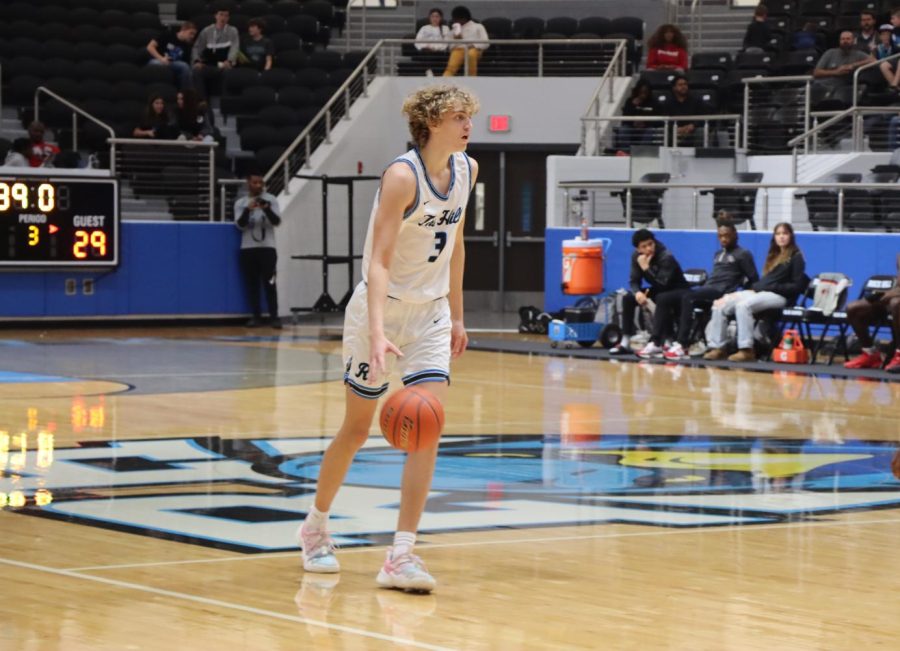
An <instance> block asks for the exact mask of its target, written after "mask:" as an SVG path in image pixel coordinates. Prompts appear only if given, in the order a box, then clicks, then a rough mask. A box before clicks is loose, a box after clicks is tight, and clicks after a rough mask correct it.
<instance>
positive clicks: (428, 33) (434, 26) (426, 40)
mask: <svg viewBox="0 0 900 651" xmlns="http://www.w3.org/2000/svg"><path fill="white" fill-rule="evenodd" d="M449 40H450V28H449V27H447V26H446V25H445V24H444V12H443V11H441V10H440V9H432V10H431V11H429V12H428V22H427V23H425V24H424V25H422V26H421V27H420V28H419V31H418V32H417V33H416V49H417V50H419V51H420V52H446V51H447V41H449Z"/></svg>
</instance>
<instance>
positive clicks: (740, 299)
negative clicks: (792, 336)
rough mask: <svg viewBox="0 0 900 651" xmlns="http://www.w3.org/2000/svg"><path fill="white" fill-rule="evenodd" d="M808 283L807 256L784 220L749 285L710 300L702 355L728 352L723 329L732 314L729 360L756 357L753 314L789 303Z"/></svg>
mask: <svg viewBox="0 0 900 651" xmlns="http://www.w3.org/2000/svg"><path fill="white" fill-rule="evenodd" d="M808 284H809V278H808V277H807V275H806V260H805V259H804V258H803V253H802V252H801V251H800V249H799V247H798V246H797V243H796V242H795V241H794V229H793V228H792V227H791V225H790V224H787V223H781V224H778V225H777V226H775V232H774V234H773V235H772V242H771V243H770V244H769V253H768V255H767V256H766V262H765V264H764V265H763V274H762V278H760V279H759V280H758V281H756V282H755V283H753V285H752V287H751V289H747V290H744V291H740V292H734V293H731V294H726V295H725V296H723V297H722V298H720V299H718V300H716V302H715V303H713V311H712V319H711V320H710V326H709V329H708V330H707V335H708V337H707V340H708V341H707V343H708V344H709V346H710V348H711V350H710V351H709V352H708V353H706V354H705V355H704V356H703V359H724V358H725V357H726V356H727V355H728V353H727V351H726V349H725V343H726V342H725V339H726V334H725V333H726V328H727V327H728V320H729V318H730V317H731V316H734V317H735V320H736V321H737V341H738V351H737V352H736V353H735V354H733V355H731V356H730V357H728V360H729V361H732V362H752V361H755V360H756V353H755V352H754V350H753V321H754V317H753V315H754V314H757V313H759V312H763V311H765V310H774V309H782V308H783V307H784V306H786V305H792V304H793V303H794V302H795V301H796V300H797V296H799V295H800V294H801V293H802V292H803V291H805V290H806V286H807V285H808Z"/></svg>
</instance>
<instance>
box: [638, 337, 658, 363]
mask: <svg viewBox="0 0 900 651" xmlns="http://www.w3.org/2000/svg"><path fill="white" fill-rule="evenodd" d="M662 355H663V349H662V348H661V347H659V346H657V345H656V344H654V343H653V342H652V341H648V342H647V345H646V346H644V347H643V348H641V349H640V350H639V351H638V354H637V356H638V357H640V358H642V359H650V358H651V357H662Z"/></svg>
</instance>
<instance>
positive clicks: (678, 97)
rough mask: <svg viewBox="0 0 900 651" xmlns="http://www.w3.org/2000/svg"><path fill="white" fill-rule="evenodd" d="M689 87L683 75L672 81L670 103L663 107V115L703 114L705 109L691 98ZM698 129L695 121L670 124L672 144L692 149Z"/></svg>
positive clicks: (680, 121) (696, 138)
mask: <svg viewBox="0 0 900 651" xmlns="http://www.w3.org/2000/svg"><path fill="white" fill-rule="evenodd" d="M690 90H691V89H690V87H689V86H688V80H687V77H685V76H684V75H676V76H675V78H674V79H673V80H672V97H671V101H668V102H666V103H665V104H664V105H663V107H662V108H663V110H662V111H660V113H664V114H665V115H669V116H675V117H677V116H694V115H700V114H702V113H705V109H704V108H703V106H701V105H700V103H699V102H698V101H697V100H696V99H695V98H694V97H692V96H691V93H690ZM698 127H700V123H699V122H697V121H696V120H689V121H686V120H679V121H677V122H673V123H672V127H671V128H672V129H673V132H672V134H671V137H672V140H671V142H672V144H673V145H674V146H678V147H692V146H694V145H695V144H696V143H697V142H698V136H699V135H700V134H699V132H698V130H697V129H698Z"/></svg>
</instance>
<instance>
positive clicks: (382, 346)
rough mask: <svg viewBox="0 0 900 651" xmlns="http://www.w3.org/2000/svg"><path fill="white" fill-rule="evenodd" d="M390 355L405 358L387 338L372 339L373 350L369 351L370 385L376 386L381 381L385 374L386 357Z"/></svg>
mask: <svg viewBox="0 0 900 651" xmlns="http://www.w3.org/2000/svg"><path fill="white" fill-rule="evenodd" d="M388 353H394V354H395V355H396V356H397V357H403V353H402V352H400V349H399V348H397V347H396V346H395V345H394V344H393V343H392V342H390V341H388V339H387V337H385V336H383V335H382V336H380V337H372V344H371V350H370V351H369V383H370V384H372V385H374V384H377V383H378V382H380V381H381V378H382V377H384V376H385V375H386V373H385V369H386V366H385V357H386V356H387V354H388Z"/></svg>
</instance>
